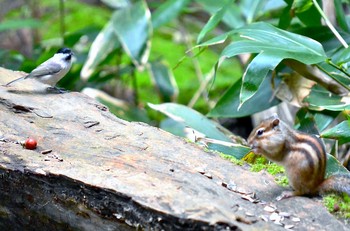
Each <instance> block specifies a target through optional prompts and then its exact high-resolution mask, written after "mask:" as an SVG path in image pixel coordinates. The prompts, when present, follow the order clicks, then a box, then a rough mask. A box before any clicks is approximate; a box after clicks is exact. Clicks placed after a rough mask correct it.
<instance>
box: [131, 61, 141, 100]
mask: <svg viewBox="0 0 350 231" xmlns="http://www.w3.org/2000/svg"><path fill="white" fill-rule="evenodd" d="M135 68H136V67H135V65H133V68H132V70H131V79H132V86H133V88H134V97H135V99H134V104H135V105H136V106H138V105H139V91H138V88H137V78H136V72H135Z"/></svg>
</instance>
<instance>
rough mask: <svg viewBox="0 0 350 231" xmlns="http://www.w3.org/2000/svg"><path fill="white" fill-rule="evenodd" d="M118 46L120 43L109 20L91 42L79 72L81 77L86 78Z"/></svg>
mask: <svg viewBox="0 0 350 231" xmlns="http://www.w3.org/2000/svg"><path fill="white" fill-rule="evenodd" d="M119 46H120V43H119V42H118V38H117V36H116V35H115V34H114V29H113V25H112V22H111V21H110V22H108V23H107V25H106V26H105V27H104V28H103V30H102V31H101V32H100V33H99V34H98V35H97V37H96V39H95V40H94V41H93V43H92V44H91V48H90V50H89V54H88V57H87V59H86V62H85V64H84V66H83V68H82V70H81V73H80V75H81V77H82V78H83V79H84V80H87V79H88V78H89V77H90V76H91V75H92V73H93V72H94V71H95V69H96V67H97V66H98V65H99V64H100V63H101V62H102V61H103V60H104V59H105V58H106V57H107V55H108V54H110V53H111V52H112V51H113V50H114V49H116V48H117V47H119Z"/></svg>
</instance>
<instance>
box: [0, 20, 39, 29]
mask: <svg viewBox="0 0 350 231" xmlns="http://www.w3.org/2000/svg"><path fill="white" fill-rule="evenodd" d="M42 25H43V23H42V22H40V21H39V20H36V19H21V20H7V21H2V22H1V23H0V32H2V31H5V30H17V29H21V28H39V27H41V26H42Z"/></svg>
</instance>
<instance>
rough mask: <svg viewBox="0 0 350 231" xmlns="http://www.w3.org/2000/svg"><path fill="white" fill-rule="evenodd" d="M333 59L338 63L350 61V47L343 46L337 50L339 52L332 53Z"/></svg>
mask: <svg viewBox="0 0 350 231" xmlns="http://www.w3.org/2000/svg"><path fill="white" fill-rule="evenodd" d="M332 61H333V62H334V63H336V64H337V65H342V64H344V63H347V62H350V47H348V48H343V47H341V48H340V49H339V50H337V52H336V53H334V54H333V55H332Z"/></svg>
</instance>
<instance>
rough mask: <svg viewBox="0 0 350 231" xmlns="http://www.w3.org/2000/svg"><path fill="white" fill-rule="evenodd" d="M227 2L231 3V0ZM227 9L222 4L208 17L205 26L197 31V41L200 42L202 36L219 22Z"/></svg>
mask: <svg viewBox="0 0 350 231" xmlns="http://www.w3.org/2000/svg"><path fill="white" fill-rule="evenodd" d="M229 4H232V2H231V1H230V2H229ZM227 9H228V7H227V5H224V6H223V7H222V8H221V9H219V10H218V11H217V12H216V13H215V14H213V15H212V16H211V17H210V19H209V21H208V22H207V23H206V24H205V26H204V27H203V29H202V30H201V32H200V33H199V35H198V37H197V43H200V42H201V41H202V39H203V38H204V36H205V35H206V34H207V33H208V32H210V31H212V30H213V29H214V28H215V27H216V25H218V24H219V22H220V21H221V19H222V17H223V16H224V14H225V12H226V10H227Z"/></svg>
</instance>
